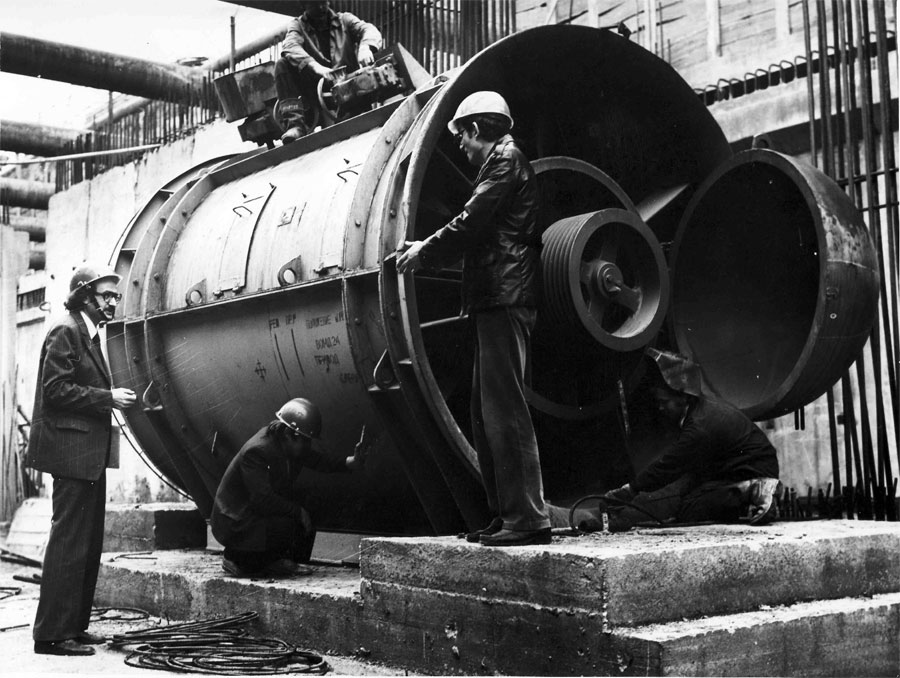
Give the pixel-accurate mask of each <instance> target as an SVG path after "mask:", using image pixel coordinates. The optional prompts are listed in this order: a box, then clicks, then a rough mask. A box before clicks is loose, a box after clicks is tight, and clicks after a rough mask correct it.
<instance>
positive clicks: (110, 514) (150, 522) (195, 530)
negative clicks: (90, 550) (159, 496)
mask: <svg viewBox="0 0 900 678" xmlns="http://www.w3.org/2000/svg"><path fill="white" fill-rule="evenodd" d="M205 547H206V521H205V520H204V519H203V516H202V515H201V514H200V511H199V510H197V507H196V506H194V505H193V504H188V503H184V504H181V503H158V504H110V505H108V506H107V507H106V530H105V534H104V537H103V550H104V551H105V552H107V553H113V552H120V551H157V550H161V549H183V548H201V549H202V548H205Z"/></svg>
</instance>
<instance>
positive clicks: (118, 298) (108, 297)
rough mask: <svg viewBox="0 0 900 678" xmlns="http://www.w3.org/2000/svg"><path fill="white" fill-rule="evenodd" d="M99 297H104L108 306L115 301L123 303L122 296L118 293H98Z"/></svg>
mask: <svg viewBox="0 0 900 678" xmlns="http://www.w3.org/2000/svg"><path fill="white" fill-rule="evenodd" d="M97 296H98V297H103V301H105V302H106V303H107V304H108V303H109V302H111V301H113V300H114V299H115V300H116V301H122V295H121V294H119V293H118V292H98V293H97Z"/></svg>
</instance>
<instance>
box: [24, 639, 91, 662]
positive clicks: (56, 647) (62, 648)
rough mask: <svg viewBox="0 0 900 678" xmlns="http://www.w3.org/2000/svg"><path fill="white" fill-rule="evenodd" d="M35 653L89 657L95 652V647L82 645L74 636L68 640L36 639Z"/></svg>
mask: <svg viewBox="0 0 900 678" xmlns="http://www.w3.org/2000/svg"><path fill="white" fill-rule="evenodd" d="M34 653H35V654H55V655H59V656H63V657H89V656H90V655H92V654H94V648H92V647H88V646H87V645H82V644H81V643H79V642H78V641H77V640H75V639H74V638H69V639H68V640H36V641H34Z"/></svg>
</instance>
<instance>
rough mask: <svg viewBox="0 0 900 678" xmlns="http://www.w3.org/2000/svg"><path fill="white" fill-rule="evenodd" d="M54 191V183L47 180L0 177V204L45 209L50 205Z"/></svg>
mask: <svg viewBox="0 0 900 678" xmlns="http://www.w3.org/2000/svg"><path fill="white" fill-rule="evenodd" d="M54 193H56V184H53V183H50V182H49V181H30V180H28V179H10V178H7V177H3V178H0V205H6V206H8V207H30V208H32V209H37V210H45V209H47V208H48V207H49V206H50V196H52V195H53V194H54Z"/></svg>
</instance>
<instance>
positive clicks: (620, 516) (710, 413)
mask: <svg viewBox="0 0 900 678" xmlns="http://www.w3.org/2000/svg"><path fill="white" fill-rule="evenodd" d="M647 355H648V356H649V357H650V358H651V359H652V360H653V362H654V363H655V365H656V367H657V368H658V370H655V376H656V377H657V379H655V381H654V383H653V385H652V387H651V390H652V394H653V397H654V399H655V401H656V404H657V406H658V408H659V411H660V413H661V414H662V415H663V416H664V417H666V418H667V419H669V420H670V421H671V422H672V423H673V424H674V425H676V426H677V427H678V429H679V433H678V437H677V439H676V440H675V442H674V443H673V444H672V445H671V446H670V447H668V448H667V449H666V450H664V451H663V453H662V455H661V456H660V457H659V458H657V459H656V461H654V462H653V463H651V464H650V465H649V466H648V467H647V468H646V469H644V470H643V471H642V472H641V473H640V474H638V476H637V478H636V479H635V481H634V482H632V483H629V484H626V485H624V486H622V487H620V488H618V489H615V490H612V491H611V492H607V493H606V494H605V495H604V496H603V499H602V500H601V506H600V510H603V509H604V508H605V510H607V511H608V517H609V529H610V531H611V532H623V531H626V530H629V529H631V528H632V527H634V526H635V525H636V524H638V523H647V522H658V523H668V522H674V521H677V522H679V523H690V522H709V521H712V522H718V523H732V522H738V521H741V520H746V521H747V522H749V524H751V525H763V524H766V523H769V522H771V521H772V520H774V518H775V514H776V508H777V507H776V503H775V496H776V494H777V493H778V492H780V485H781V484H780V482H779V481H778V457H777V455H776V452H775V448H774V447H772V444H771V443H770V442H769V440H768V438H766V435H765V433H763V432H762V430H760V428H759V427H758V426H756V425H755V424H754V423H753V422H752V421H751V420H750V419H749V418H748V417H747V416H746V415H745V414H744V413H743V412H741V411H740V410H739V409H737V408H736V407H733V406H732V405H729V404H728V403H725V402H722V401H718V400H714V399H712V398H708V397H707V396H705V395H703V394H702V393H701V389H700V384H701V380H700V370H699V367H698V366H697V365H696V363H693V362H692V361H690V360H687V359H686V358H683V357H682V356H679V355H677V354H674V353H668V352H664V351H658V350H656V349H648V350H647ZM579 513H580V515H581V517H580V518H579V517H578V514H579ZM587 514H590V515H587ZM576 520H577V521H578V527H579V528H581V529H584V530H588V531H591V530H598V529H601V527H602V524H601V522H600V516H599V511H593V510H592V511H589V512H588V511H580V512H576Z"/></svg>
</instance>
